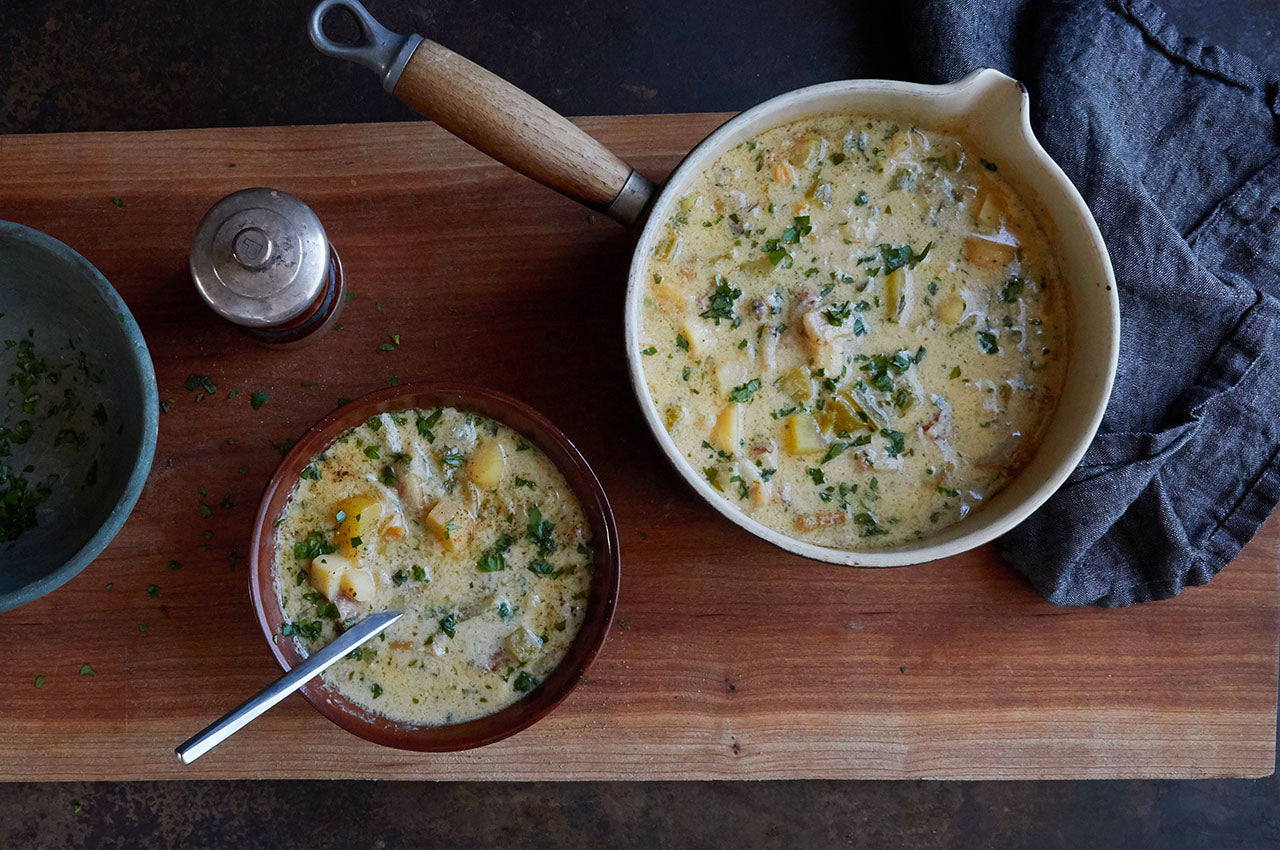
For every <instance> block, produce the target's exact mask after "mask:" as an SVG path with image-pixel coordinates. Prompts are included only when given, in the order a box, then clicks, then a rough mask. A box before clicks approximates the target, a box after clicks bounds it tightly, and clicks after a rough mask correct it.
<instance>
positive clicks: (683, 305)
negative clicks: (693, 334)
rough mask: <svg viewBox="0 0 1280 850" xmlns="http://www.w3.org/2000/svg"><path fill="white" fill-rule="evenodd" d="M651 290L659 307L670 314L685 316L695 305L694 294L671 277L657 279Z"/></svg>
mask: <svg viewBox="0 0 1280 850" xmlns="http://www.w3.org/2000/svg"><path fill="white" fill-rule="evenodd" d="M649 290H650V291H651V292H652V293H653V300H654V301H655V302H656V303H657V305H658V307H659V308H660V309H661V310H662V311H663V312H664V313H666V314H667V315H669V316H675V317H679V316H683V315H685V314H687V313H688V312H689V308H690V307H692V306H693V296H692V295H690V294H689V293H688V292H686V291H685V290H684V289H683V288H682V287H680V285H679V284H677V283H676V282H675V281H674V280H672V279H671V278H669V277H666V278H661V279H660V280H655V281H654V282H653V283H652V284H651V285H650V287H649Z"/></svg>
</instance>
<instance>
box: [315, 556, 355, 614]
mask: <svg viewBox="0 0 1280 850" xmlns="http://www.w3.org/2000/svg"><path fill="white" fill-rule="evenodd" d="M354 568H355V564H353V563H351V561H349V560H347V559H346V558H344V557H342V556H341V555H321V556H320V557H318V558H315V559H313V560H312V561H311V568H310V569H309V570H308V571H307V578H309V579H310V580H311V586H312V587H314V588H315V589H316V590H318V591H320V595H321V596H323V597H324V598H325V599H328V600H329V601H330V602H332V601H333V600H334V599H337V598H338V594H339V593H341V592H342V579H343V577H344V576H345V575H346V574H347V572H348V571H350V570H352V569H354Z"/></svg>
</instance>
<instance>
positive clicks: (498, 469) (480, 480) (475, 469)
mask: <svg viewBox="0 0 1280 850" xmlns="http://www.w3.org/2000/svg"><path fill="white" fill-rule="evenodd" d="M506 463H507V452H506V450H505V449H503V448H502V443H499V442H498V441H497V440H486V441H485V442H483V443H481V444H480V447H479V448H478V449H476V450H475V451H474V452H473V453H472V455H471V459H470V460H469V461H467V478H469V479H471V483H472V484H474V485H476V486H477V487H479V488H480V489H481V490H492V489H494V488H496V487H497V486H498V483H499V482H500V481H502V468H503V467H504V466H506Z"/></svg>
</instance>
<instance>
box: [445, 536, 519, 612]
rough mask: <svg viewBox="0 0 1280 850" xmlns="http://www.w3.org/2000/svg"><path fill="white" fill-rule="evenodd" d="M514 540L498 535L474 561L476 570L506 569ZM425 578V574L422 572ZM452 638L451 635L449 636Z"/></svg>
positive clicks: (486, 571) (489, 571)
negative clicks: (508, 551) (508, 553)
mask: <svg viewBox="0 0 1280 850" xmlns="http://www.w3.org/2000/svg"><path fill="white" fill-rule="evenodd" d="M515 542H516V541H515V538H514V537H512V536H511V535H510V534H500V535H498V539H497V540H495V541H493V545H492V546H490V547H489V548H488V549H486V550H485V551H484V552H483V553H481V555H480V557H479V558H477V559H476V569H477V570H479V571H480V572H482V573H497V572H501V571H503V570H505V569H506V568H507V558H506V553H507V550H508V549H510V548H511V547H512V545H513V544H514V543H515ZM423 575H424V577H425V575H426V572H425V571H423ZM450 637H452V635H450Z"/></svg>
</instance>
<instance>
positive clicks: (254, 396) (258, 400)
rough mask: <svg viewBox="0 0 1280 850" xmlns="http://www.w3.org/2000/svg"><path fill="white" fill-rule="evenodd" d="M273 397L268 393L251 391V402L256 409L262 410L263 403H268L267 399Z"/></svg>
mask: <svg viewBox="0 0 1280 850" xmlns="http://www.w3.org/2000/svg"><path fill="white" fill-rule="evenodd" d="M269 398H271V396H270V395H268V394H267V393H260V392H253V393H249V404H250V406H252V407H253V409H254V410H261V409H262V405H264V404H266V403H267V399H269Z"/></svg>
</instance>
